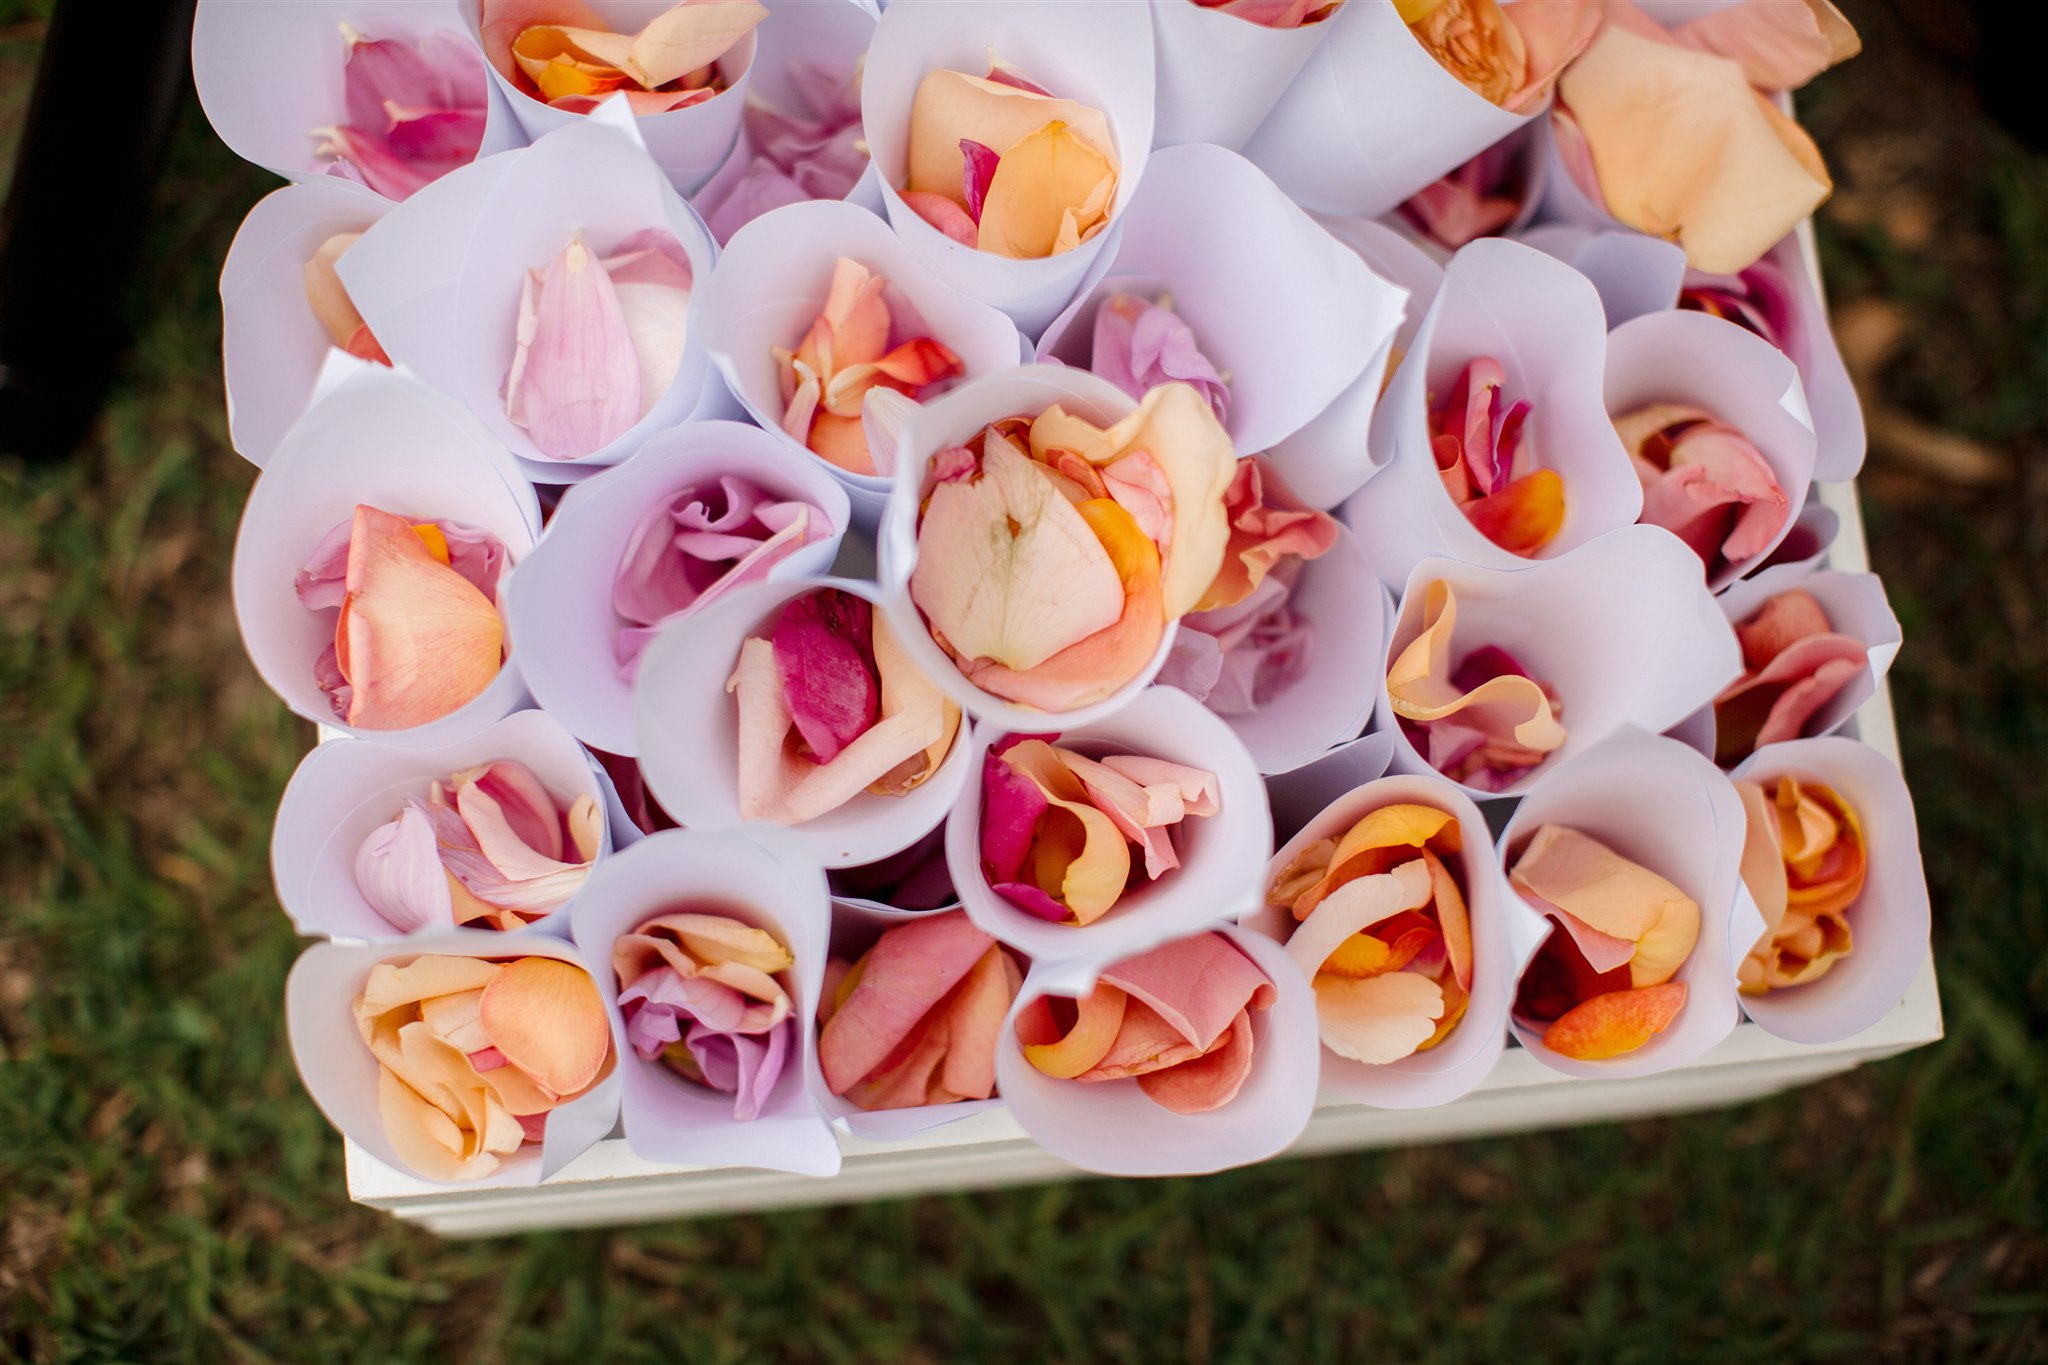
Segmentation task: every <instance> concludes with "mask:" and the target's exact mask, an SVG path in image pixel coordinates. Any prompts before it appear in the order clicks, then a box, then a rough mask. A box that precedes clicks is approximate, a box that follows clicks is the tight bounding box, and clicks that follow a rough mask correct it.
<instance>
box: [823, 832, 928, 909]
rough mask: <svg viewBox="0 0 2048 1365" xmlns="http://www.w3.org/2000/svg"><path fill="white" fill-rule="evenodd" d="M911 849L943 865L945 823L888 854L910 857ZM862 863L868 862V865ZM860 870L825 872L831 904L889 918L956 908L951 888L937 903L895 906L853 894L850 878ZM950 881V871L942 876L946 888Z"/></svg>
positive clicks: (841, 869)
mask: <svg viewBox="0 0 2048 1365" xmlns="http://www.w3.org/2000/svg"><path fill="white" fill-rule="evenodd" d="M927 843H928V844H929V847H921V846H923V845H926V844H927ZM913 851H919V852H921V853H922V854H923V855H924V857H926V858H929V859H930V860H931V862H932V863H935V864H937V865H940V866H943V865H944V864H945V860H946V828H945V826H944V825H940V826H938V827H937V828H935V829H933V830H931V831H930V832H929V833H927V834H926V835H925V836H924V838H922V839H920V840H918V842H917V843H916V844H913V845H911V846H910V847H909V848H905V849H902V850H900V851H899V852H898V853H896V854H892V855H890V856H891V857H903V858H908V857H910V856H911V854H912V852H913ZM876 861H877V862H883V861H886V860H885V859H877V860H876ZM919 865H920V866H922V865H923V863H922V860H920V864H919ZM866 866H872V865H871V864H870V865H866ZM863 870H864V867H862V868H835V869H833V872H834V873H837V874H838V875H836V876H834V875H830V874H828V875H827V877H826V879H825V880H826V882H827V883H828V884H829V885H830V886H831V888H832V904H834V905H836V906H844V907H845V908H846V909H848V910H857V911H861V912H871V913H873V914H876V915H881V916H883V917H885V918H889V919H891V920H894V919H899V918H902V917H904V916H908V915H936V914H938V913H939V912H941V911H944V910H957V909H959V908H960V895H959V893H958V892H957V891H951V892H950V894H948V895H947V896H946V897H945V898H944V899H943V900H942V901H941V902H940V903H939V904H937V905H929V906H927V905H915V906H912V905H899V904H895V903H893V902H891V901H887V900H883V899H880V898H878V897H875V896H861V895H856V894H853V892H852V890H851V889H850V888H851V887H852V886H853V885H854V884H855V883H854V882H853V881H852V878H853V877H854V876H855V875H857V874H858V873H860V872H862V871H863ZM952 881H953V878H952V874H951V873H950V872H949V873H948V874H947V877H946V884H947V887H948V888H949V890H950V888H951V886H952ZM892 894H900V891H899V892H898V893H892Z"/></svg>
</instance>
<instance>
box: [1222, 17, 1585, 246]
mask: <svg viewBox="0 0 2048 1365" xmlns="http://www.w3.org/2000/svg"><path fill="white" fill-rule="evenodd" d="M1323 26H1324V27H1327V28H1328V29H1329V30H1330V32H1329V35H1328V36H1327V37H1326V38H1325V39H1324V40H1323V43H1322V45H1321V46H1319V47H1318V48H1316V50H1315V52H1314V53H1313V54H1312V55H1311V56H1310V57H1309V59H1308V61H1307V63H1306V64H1305V65H1304V66H1303V67H1302V69H1301V74H1300V75H1299V76H1297V77H1296V78H1295V80H1294V82H1293V83H1292V84H1291V85H1289V86H1288V87H1287V92H1286V93H1285V94H1283V95H1282V96H1281V97H1280V101H1279V103H1278V104H1276V105H1274V106H1273V112H1272V113H1271V114H1270V115H1269V116H1267V118H1266V121H1265V122H1264V123H1263V124H1261V125H1260V126H1259V130H1258V131H1257V132H1256V133H1253V134H1252V137H1251V141H1250V142H1248V143H1246V144H1245V155H1246V156H1248V157H1250V158H1251V159H1252V160H1253V161H1255V162H1257V163H1258V164H1259V165H1260V166H1261V167H1263V168H1264V169H1265V172H1266V174H1268V175H1270V176H1272V177H1273V183H1274V184H1276V185H1278V186H1279V187H1280V188H1281V189H1282V190H1284V191H1286V193H1287V195H1288V197H1289V198H1291V199H1293V200H1294V201H1295V202H1296V203H1299V204H1300V205H1301V206H1302V207H1303V208H1306V209H1311V210H1313V211H1315V212H1317V213H1331V214H1341V215H1346V216H1350V217H1356V218H1377V217H1379V216H1380V215H1381V214H1383V213H1386V212H1388V211H1389V210H1391V209H1393V208H1395V207H1396V206H1398V205H1399V204H1400V203H1401V202H1402V201H1403V200H1405V199H1406V198H1408V196H1410V195H1412V194H1414V193H1415V192H1416V191H1417V190H1419V189H1421V188H1422V187H1423V186H1425V185H1427V184H1429V182H1430V181H1432V180H1435V179H1436V178H1437V177H1438V176H1440V175H1443V174H1444V173H1445V172H1447V171H1451V170H1454V169H1456V168H1457V167H1459V166H1461V165H1463V164H1464V163H1465V162H1466V161H1468V160H1470V159H1471V158H1472V157H1474V156H1476V155H1478V154H1479V153H1480V152H1481V151H1483V150H1485V149H1486V148H1488V147H1490V146H1492V145H1493V144H1494V143H1496V142H1498V141H1500V140H1501V139H1502V138H1504V137H1506V136H1508V134H1510V133H1512V132H1514V131H1515V129H1517V128H1519V127H1521V126H1522V125H1523V124H1525V123H1527V122H1529V120H1530V118H1531V117H1532V115H1530V114H1511V113H1509V112H1508V111H1507V110H1505V109H1503V108H1501V107H1500V106H1499V105H1497V104H1495V103H1493V102H1492V101H1491V100H1489V99H1487V98H1486V97H1485V96H1484V95H1481V94H1479V93H1477V92H1476V91H1474V90H1472V89H1471V88H1470V87H1468V86H1467V85H1465V83H1464V82H1462V81H1460V80H1459V79H1458V78H1457V77H1456V76H1453V75H1452V74H1451V73H1450V72H1448V71H1446V70H1445V69H1444V68H1443V67H1442V66H1441V65H1440V64H1439V63H1438V62H1437V60H1436V58H1434V57H1432V56H1430V55H1429V52H1428V51H1427V50H1426V49H1425V48H1424V47H1423V46H1422V44H1421V43H1420V42H1419V41H1417V40H1416V38H1415V35H1414V34H1412V33H1410V32H1409V31H1408V26H1407V25H1406V24H1404V23H1402V22H1401V16H1400V14H1399V12H1398V11H1397V10H1396V8H1395V7H1394V6H1393V5H1389V4H1379V3H1374V4H1363V5H1360V4H1347V5H1345V6H1344V7H1343V8H1341V9H1339V10H1338V11H1337V13H1336V14H1334V15H1333V16H1331V17H1330V18H1328V19H1325V20H1324V21H1323ZM1546 107H1547V105H1546ZM1421 110H1427V111H1428V113H1427V115H1426V116H1424V117H1417V112H1418V111H1421Z"/></svg>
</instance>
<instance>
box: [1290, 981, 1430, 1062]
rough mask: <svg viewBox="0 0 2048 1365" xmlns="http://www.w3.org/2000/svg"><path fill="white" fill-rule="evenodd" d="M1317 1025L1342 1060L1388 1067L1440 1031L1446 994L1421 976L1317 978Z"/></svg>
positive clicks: (1326, 1043)
mask: <svg viewBox="0 0 2048 1365" xmlns="http://www.w3.org/2000/svg"><path fill="white" fill-rule="evenodd" d="M1315 991H1316V1023H1317V1028H1318V1031H1319V1032H1320V1033H1321V1035H1322V1039H1323V1046H1324V1047H1327V1048H1329V1049H1330V1051H1332V1052H1334V1053H1336V1054H1337V1055H1338V1056H1339V1057H1349V1058H1350V1059H1351V1060H1352V1061H1355V1062H1366V1063H1369V1064H1372V1065H1383V1064H1385V1063H1387V1062H1398V1061H1400V1060H1401V1059H1402V1058H1403V1057H1408V1056H1412V1055H1413V1054H1414V1053H1415V1052H1416V1050H1417V1049H1419V1048H1420V1047H1421V1046H1422V1045H1423V1044H1424V1043H1425V1042H1427V1041H1429V1039H1430V1038H1431V1037H1432V1036H1433V1035H1434V1034H1435V1033H1436V1025H1437V1020H1438V1019H1440V1018H1442V1017H1443V1014H1444V992H1443V989H1442V988H1441V987H1440V986H1438V985H1437V983H1436V982H1434V981H1432V980H1430V979H1429V978H1428V977H1426V976H1423V975H1421V974H1420V973H1417V972H1400V971H1393V972H1382V973H1380V974H1378V975H1376V976H1364V977H1345V976H1336V975H1331V974H1327V973H1326V974H1323V975H1319V976H1317V977H1316V978H1315Z"/></svg>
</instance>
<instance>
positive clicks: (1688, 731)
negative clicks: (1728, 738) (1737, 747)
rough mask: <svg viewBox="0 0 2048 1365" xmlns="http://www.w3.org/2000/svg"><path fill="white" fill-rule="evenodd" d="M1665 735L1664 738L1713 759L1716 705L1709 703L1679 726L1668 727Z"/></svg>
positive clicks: (1679, 723)
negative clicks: (1675, 741)
mask: <svg viewBox="0 0 2048 1365" xmlns="http://www.w3.org/2000/svg"><path fill="white" fill-rule="evenodd" d="M1663 734H1664V738H1666V739H1675V740H1677V741H1678V742H1679V743H1680V744H1683V745H1684V746H1685V747H1686V748H1688V749H1691V750H1692V751H1693V752H1694V753H1697V754H1704V755H1705V756H1706V757H1708V758H1712V757H1713V756H1714V734H1715V730H1714V703H1712V702H1708V703H1707V704H1706V705H1704V706H1702V707H1700V708H1699V709H1698V710H1696V711H1694V712H1693V713H1692V714H1691V715H1689V716H1687V717H1686V718H1685V719H1684V720H1681V721H1679V722H1678V724H1676V725H1672V726H1668V727H1666V729H1665V730H1664V732H1663Z"/></svg>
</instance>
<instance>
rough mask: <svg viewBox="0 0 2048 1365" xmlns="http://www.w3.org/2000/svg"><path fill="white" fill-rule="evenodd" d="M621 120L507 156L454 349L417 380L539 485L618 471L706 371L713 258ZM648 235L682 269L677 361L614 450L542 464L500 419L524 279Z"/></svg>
mask: <svg viewBox="0 0 2048 1365" xmlns="http://www.w3.org/2000/svg"><path fill="white" fill-rule="evenodd" d="M613 104H617V101H614V102H613ZM677 112H679V113H687V112H691V111H688V110H679V111H677ZM657 117H662V118H666V117H670V116H669V115H665V114H664V115H658V116H657ZM622 118H623V115H621V114H619V113H616V112H613V113H609V114H606V113H600V114H596V115H591V116H589V117H582V116H578V118H577V121H576V123H575V124H574V125H573V126H570V127H566V128H563V129H562V130H561V131H559V132H555V133H551V134H549V135H548V136H546V137H544V138H542V139H541V140H540V141H539V142H536V143H534V145H533V146H531V147H529V148H527V149H526V150H525V151H523V152H520V153H518V154H517V159H516V160H515V161H514V162H513V164H512V165H511V167H510V168H509V169H507V170H506V172H505V173H504V175H503V176H502V177H501V178H500V179H499V181H498V184H497V187H496V188H495V189H494V190H493V191H492V193H491V196H490V199H489V201H488V202H487V203H486V204H485V205H484V207H483V210H482V214H481V216H480V217H479V218H478V220H477V225H476V230H475V231H473V232H471V233H470V234H469V238H468V245H467V247H466V249H465V252H464V255H463V258H462V261H461V268H460V277H459V279H458V281H457V286H456V300H455V316H454V329H455V337H454V339H455V345H454V347H453V349H452V351H451V352H450V353H449V354H447V355H446V356H444V357H439V358H437V359H436V360H435V362H434V373H433V374H432V375H428V376H427V377H428V378H429V379H430V380H431V381H432V382H434V383H436V384H439V385H441V386H442V387H444V388H446V389H447V391H448V392H450V393H452V394H454V395H456V396H457V397H459V398H460V399H461V400H462V401H463V402H464V403H465V404H467V405H468V407H469V409H470V411H471V412H473V413H474V414H476V417H477V420H478V421H480V422H482V423H483V425H484V426H485V427H486V428H488V429H489V431H490V432H491V434H492V435H493V436H495V437H496V438H497V439H498V440H499V442H501V443H502V444H503V445H504V446H505V448H506V449H508V450H510V451H512V452H513V454H514V455H516V456H517V457H518V458H519V463H520V467H521V468H522V469H524V470H525V471H526V475H527V477H528V478H530V479H532V480H534V481H535V482H537V483H573V482H576V481H577V480H580V479H585V478H588V477H590V476H591V475H593V474H595V473H597V472H598V470H600V469H602V468H605V467H606V466H609V465H615V464H618V463H619V462H620V461H622V460H624V459H625V458H626V457H627V456H629V455H631V454H632V453H633V452H634V451H636V450H638V449H639V448H640V447H641V446H642V445H644V444H645V443H646V442H647V439H648V438H649V437H651V436H653V435H654V434H655V433H656V432H659V431H664V430H667V429H668V428H669V427H672V426H674V425H675V424H676V423H677V422H679V421H681V420H682V419H683V418H685V417H688V416H691V415H692V413H693V412H694V410H695V409H696V408H697V406H698V402H699V397H700V395H701V393H702V391H703V390H704V387H705V379H706V377H707V373H708V368H709V362H708V361H707V360H706V358H705V355H704V348H703V346H702V344H701V343H700V342H699V341H698V340H697V338H696V337H695V336H694V333H695V332H696V331H697V329H698V327H699V325H700V323H701V320H702V318H703V316H704V313H703V304H702V302H701V298H702V294H703V291H704V289H705V287H706V285H707V284H708V282H709V281H710V279H711V267H712V263H713V262H714V261H715V260H716V259H717V257H718V248H717V246H716V244H715V243H713V242H712V240H711V233H710V231H709V230H708V229H706V228H705V226H704V223H703V220H701V219H699V218H698V217H697V215H696V213H695V212H694V211H693V210H692V209H691V208H690V206H689V205H688V204H686V203H684V202H683V201H682V199H681V198H680V197H679V196H678V195H677V194H676V192H675V191H674V190H673V189H671V188H670V187H669V185H668V183H667V182H666V181H664V180H663V179H662V178H661V176H660V175H658V174H657V173H656V172H655V170H654V168H653V167H652V166H650V165H649V164H648V161H647V156H646V153H645V152H644V151H643V150H642V149H641V148H640V146H639V145H638V144H637V142H636V141H635V136H634V133H635V130H634V128H633V127H632V126H631V125H622V122H621V120H622ZM485 224H488V225H489V226H488V228H486V227H485ZM650 228H652V229H660V230H664V231H667V232H671V233H673V234H674V235H675V238H676V240H677V241H678V242H680V243H681V244H682V247H683V251H684V253H685V254H686V255H688V257H689V259H690V267H691V275H692V288H691V294H690V307H689V330H690V332H691V333H692V335H691V336H690V337H689V338H688V339H686V341H685V343H684V347H683V357H682V362H681V364H680V366H679V367H678V368H677V370H676V373H675V377H674V379H672V380H671V381H670V383H669V386H668V388H667V389H666V390H664V391H663V393H662V394H661V395H660V396H659V397H657V398H655V399H654V400H653V404H652V406H651V407H648V408H647V410H646V411H645V412H644V413H642V414H641V417H640V420H639V421H637V422H635V423H634V424H633V425H632V426H631V427H630V428H628V429H627V430H626V432H625V433H624V434H622V435H621V436H619V437H618V438H617V439H616V440H613V441H612V442H610V443H609V444H607V445H604V446H601V447H600V448H598V449H597V450H594V451H592V452H590V453H589V454H587V455H583V456H581V457H579V458H577V459H573V460H556V459H550V458H549V457H548V456H546V455H544V454H542V453H541V450H540V447H538V446H536V445H535V444H534V443H533V439H532V438H531V437H530V436H528V435H527V434H526V431H525V429H524V428H522V427H520V426H519V425H517V424H516V423H514V422H513V421H512V419H511V418H510V417H508V416H507V415H506V413H505V379H506V376H507V375H508V374H509V373H510V371H511V368H512V359H513V355H514V353H515V349H516V346H515V343H516V339H517V332H518V324H519V296H520V290H521V286H522V283H523V281H524V280H525V278H526V272H527V271H528V270H545V269H546V268H547V266H548V263H549V262H551V261H553V260H554V259H555V257H556V256H558V255H560V254H561V251H562V249H563V248H564V247H566V246H567V245H568V244H569V242H570V240H571V239H572V238H579V237H580V238H581V239H582V240H583V242H584V243H585V244H586V245H587V246H588V247H589V248H590V250H591V251H592V253H594V254H595V255H597V256H599V257H602V256H604V255H606V254H607V253H609V252H610V251H612V250H613V249H614V248H615V247H617V246H618V244H619V243H620V242H622V241H624V240H626V239H627V238H629V237H631V236H632V235H633V234H635V233H637V232H641V231H644V230H646V229H650ZM346 278H347V277H346V276H344V279H346ZM388 345H389V343H387V349H388ZM392 354H393V358H394V359H396V358H398V355H397V352H393V353H392ZM405 359H406V361H407V363H408V364H414V365H418V364H419V362H418V361H416V360H414V359H413V358H412V357H411V356H410V355H408V356H407V357H405ZM422 373H425V371H422Z"/></svg>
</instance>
